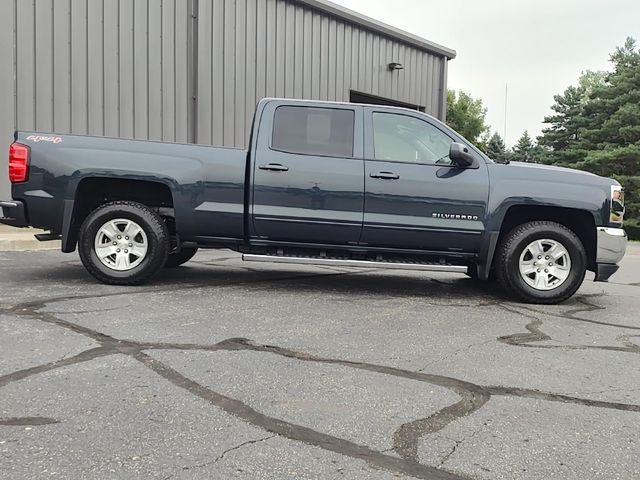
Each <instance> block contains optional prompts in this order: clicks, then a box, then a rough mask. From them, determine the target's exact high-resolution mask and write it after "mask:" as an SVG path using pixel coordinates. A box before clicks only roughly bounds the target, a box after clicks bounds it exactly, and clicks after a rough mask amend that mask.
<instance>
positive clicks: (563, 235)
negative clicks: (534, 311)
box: [496, 221, 587, 304]
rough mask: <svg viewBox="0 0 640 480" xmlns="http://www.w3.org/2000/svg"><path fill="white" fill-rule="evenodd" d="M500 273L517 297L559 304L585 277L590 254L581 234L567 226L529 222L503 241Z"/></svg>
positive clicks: (500, 248)
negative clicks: (586, 250)
mask: <svg viewBox="0 0 640 480" xmlns="http://www.w3.org/2000/svg"><path fill="white" fill-rule="evenodd" d="M496 260H497V265H496V273H497V276H498V281H499V282H500V285H501V286H502V288H503V289H504V290H505V291H506V292H507V293H508V294H510V295H511V296H512V297H514V298H515V299H517V300H520V301H524V302H528V303H540V304H555V303H560V302H563V301H564V300H566V299H568V298H569V297H571V296H572V295H573V294H574V293H575V292H576V290H578V288H580V285H582V282H583V280H584V276H585V273H586V266H587V255H586V252H585V248H584V245H582V242H581V241H580V239H579V238H578V236H577V235H576V234H575V233H573V232H572V231H571V230H569V229H568V228H567V227H565V226H564V225H561V224H559V223H555V222H549V221H535V222H528V223H524V224H522V225H519V226H517V227H516V228H514V229H513V230H512V231H511V232H509V233H508V234H507V235H506V236H505V237H504V239H503V241H502V243H501V244H500V247H499V251H498V255H497V259H496Z"/></svg>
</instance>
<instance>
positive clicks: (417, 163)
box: [365, 108, 460, 168]
mask: <svg viewBox="0 0 640 480" xmlns="http://www.w3.org/2000/svg"><path fill="white" fill-rule="evenodd" d="M370 113H371V147H372V152H373V158H365V160H367V161H369V162H389V163H403V164H407V165H424V166H427V167H438V168H452V167H453V168H457V167H456V165H455V164H453V163H452V164H451V165H438V164H437V163H423V162H409V161H407V160H383V159H381V158H375V155H376V140H375V135H376V132H375V127H374V124H373V116H374V115H375V114H376V113H384V114H387V115H400V116H402V117H409V118H415V119H416V120H420V121H422V122H424V123H426V124H427V125H431V126H432V127H434V128H435V129H437V130H440V132H442V133H443V134H444V135H446V136H447V137H449V138H450V139H451V143H454V142H458V143H460V142H459V141H458V139H456V138H454V137H452V136H451V135H449V133H448V132H446V131H444V130H443V129H442V128H440V126H439V125H437V124H435V123H433V122H430V121H429V118H424V117H422V116H421V115H412V114H411V113H410V112H406V113H405V112H398V111H391V110H379V109H375V108H373V109H371V110H370ZM418 113H419V112H418Z"/></svg>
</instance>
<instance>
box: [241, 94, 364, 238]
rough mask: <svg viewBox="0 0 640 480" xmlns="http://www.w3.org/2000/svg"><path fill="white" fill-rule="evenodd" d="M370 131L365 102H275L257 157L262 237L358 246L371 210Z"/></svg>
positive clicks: (256, 211)
mask: <svg viewBox="0 0 640 480" xmlns="http://www.w3.org/2000/svg"><path fill="white" fill-rule="evenodd" d="M265 119H272V120H273V122H271V121H268V120H265ZM362 130H363V127H362V107H359V106H354V105H344V106H342V105H331V106H330V107H329V106H324V105H323V104H317V105H315V106H306V105H305V106H302V105H298V106H293V105H287V104H286V102H285V103H283V104H280V103H279V102H277V101H273V102H270V103H269V104H267V106H266V107H265V109H264V111H263V113H262V121H261V123H260V132H259V133H258V148H256V149H255V152H256V158H254V160H253V169H254V170H253V211H252V219H253V230H254V235H253V236H254V238H257V239H259V240H266V241H270V240H273V241H284V242H294V243H306V244H357V242H358V239H359V238H360V233H361V231H362V217H363V208H364V207H363V205H364V160H363V156H362V144H363V141H362Z"/></svg>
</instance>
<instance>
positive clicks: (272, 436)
mask: <svg viewBox="0 0 640 480" xmlns="http://www.w3.org/2000/svg"><path fill="white" fill-rule="evenodd" d="M274 437H277V435H268V436H266V437H262V438H257V439H255V440H247V441H246V442H242V443H241V444H239V445H236V446H235V447H231V448H228V449H226V450H225V451H224V452H222V453H221V454H220V455H218V456H217V457H216V458H215V459H214V460H212V461H211V462H207V463H203V464H200V465H196V467H197V468H200V467H204V466H206V465H209V464H212V463H218V462H219V461H220V460H222V459H223V458H224V456H225V455H226V454H227V453H229V452H233V451H234V450H239V449H241V448H243V447H246V446H247V445H253V444H256V443H260V442H264V441H265V440H269V439H271V438H274Z"/></svg>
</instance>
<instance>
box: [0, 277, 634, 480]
mask: <svg viewBox="0 0 640 480" xmlns="http://www.w3.org/2000/svg"><path fill="white" fill-rule="evenodd" d="M349 273H350V272H349ZM349 273H335V274H323V275H318V274H314V275H289V276H285V277H279V278H277V279H274V278H269V279H260V281H262V282H264V281H271V282H273V281H289V280H293V279H300V278H305V277H312V278H325V277H329V276H336V275H347V274H349ZM247 283H259V282H247ZM201 287H202V286H197V287H184V288H182V290H184V289H186V288H201ZM171 290H172V291H175V290H176V289H175V288H173V289H171ZM158 291H159V290H158V289H146V290H137V291H136V292H133V293H132V292H130V291H126V292H112V293H110V294H105V295H91V296H69V297H56V298H54V299H49V300H39V301H35V302H29V303H25V304H21V305H15V306H13V307H11V308H9V309H5V310H4V312H5V313H7V312H8V313H9V314H11V315H15V316H24V317H27V318H31V319H34V320H39V321H42V322H44V323H50V324H55V325H58V326H60V327H61V328H65V329H67V330H70V331H73V332H75V333H79V334H81V335H84V336H86V337H89V338H91V339H93V340H94V341H96V342H97V343H98V344H99V346H98V347H95V348H91V349H88V350H85V351H83V352H80V353H79V354H77V355H74V356H72V357H68V358H63V359H61V360H59V361H55V362H49V363H45V364H42V365H39V366H36V367H32V368H27V369H24V370H19V371H16V372H13V373H10V374H7V375H4V376H1V377H0V387H2V386H5V385H7V384H9V383H11V382H15V381H18V380H22V379H25V378H28V377H30V376H33V375H36V374H40V373H44V372H47V371H50V370H53V369H57V368H61V367H65V366H70V365H75V364H78V363H81V362H86V361H90V360H94V359H97V358H99V357H103V356H108V355H114V354H123V355H127V356H129V357H131V358H133V359H135V360H137V361H138V362H140V363H141V364H142V365H143V366H144V367H146V368H148V369H150V370H151V371H153V372H155V373H156V374H157V375H159V376H160V377H162V378H164V379H165V380H167V381H168V382H170V383H171V384H173V385H174V386H176V387H178V388H181V389H183V390H185V391H186V392H188V393H189V394H191V395H193V396H195V397H198V398H200V399H202V400H204V401H206V402H208V403H209V404H210V405H212V406H214V407H217V408H220V409H222V410H223V411H225V412H227V413H228V414H231V415H233V416H235V417H237V418H239V419H240V420H242V421H244V422H245V423H247V424H250V425H253V426H255V427H258V428H261V429H262V430H264V431H266V432H268V433H269V434H270V436H269V437H265V438H263V439H259V440H258V441H264V440H266V438H270V437H273V436H276V435H277V436H280V437H283V438H287V439H289V440H293V441H298V442H302V443H305V444H308V445H312V446H315V447H319V448H322V449H324V450H327V451H330V452H334V453H337V454H340V455H343V456H346V457H351V458H354V459H357V460H362V461H364V462H367V463H368V464H369V465H371V466H373V467H374V468H381V469H384V470H387V471H390V472H393V473H396V474H401V475H408V476H411V477H415V478H421V479H430V480H461V479H463V478H465V477H463V476H460V475H456V474H453V473H449V472H447V471H445V470H443V469H442V466H441V465H440V466H438V467H434V466H428V465H424V464H421V463H420V462H419V461H418V455H417V451H418V444H419V442H420V441H421V439H422V438H423V437H424V436H426V435H429V434H432V433H434V432H437V431H440V430H442V429H444V428H445V427H447V426H448V425H450V424H451V423H452V422H455V421H457V420H459V419H460V418H463V417H464V416H467V415H471V414H472V413H474V412H476V411H477V410H479V409H480V408H482V406H484V405H485V404H486V403H487V402H488V401H489V399H490V398H491V397H492V396H493V395H498V396H510V397H523V398H533V399H538V400H545V401H552V402H563V403H573V404H579V405H584V406H589V407H597V408H608V409H614V410H621V411H629V412H640V405H633V404H622V403H616V402H605V401H598V400H590V399H584V398H578V397H572V396H569V395H563V394H556V393H549V392H541V391H538V390H533V389H526V388H518V387H504V386H483V385H477V384H474V383H471V382H468V381H464V380H460V379H456V378H453V377H447V376H443V375H435V374H428V373H424V372H419V371H410V370H403V369H400V368H396V367H391V366H385V365H377V364H372V363H365V362H358V361H353V360H344V359H338V358H328V357H322V356H317V355H313V354H310V353H306V352H301V351H296V350H291V349H287V348H283V347H279V346H274V345H261V344H258V343H255V342H253V341H251V340H248V339H243V338H229V339H227V340H224V341H222V342H219V343H217V344H212V345H203V344H180V343H161V342H159V343H154V342H136V341H130V340H122V339H118V338H115V337H112V336H110V335H107V334H104V333H101V332H99V331H96V330H93V329H91V328H88V327H84V326H81V325H77V324H75V323H73V322H69V321H66V320H63V319H60V318H58V317H56V316H55V315H54V314H52V313H50V312H43V311H41V310H42V309H43V308H44V307H46V306H48V304H50V303H55V302H61V301H65V300H78V299H83V298H84V299H87V298H100V297H105V296H115V295H124V294H129V295H131V294H134V295H135V294H140V293H150V292H156V293H157V292H158ZM585 302H586V300H585ZM581 303H583V304H584V308H581V309H574V310H573V311H571V312H569V313H570V314H571V315H574V316H575V314H576V312H578V313H579V312H580V311H584V310H590V309H600V308H601V307H598V306H594V305H592V304H588V303H587V304H585V303H584V302H581ZM511 311H513V310H511ZM516 312H517V311H516ZM518 313H520V314H522V313H521V312H518ZM535 313H537V314H538V315H540V314H542V312H535ZM569 313H567V315H568V314H569ZM528 316H529V318H530V319H531V322H529V324H528V328H527V331H528V333H522V334H514V335H511V336H505V337H501V338H502V339H503V340H502V341H504V342H505V343H510V342H511V344H514V345H520V346H530V347H533V346H534V345H528V343H530V342H534V341H544V340H549V339H550V338H549V336H548V335H546V334H544V332H542V330H541V325H542V323H541V320H539V319H538V318H537V316H534V315H533V314H531V315H528ZM613 326H615V325H613ZM638 328H639V329H640V327H638ZM630 337H631V336H630V335H626V336H622V337H620V340H621V341H622V342H624V343H625V346H624V347H615V348H618V350H619V351H620V349H623V348H626V349H631V348H638V346H637V345H635V344H633V343H632V342H631V340H630ZM470 347H471V346H469V347H465V348H470ZM548 347H554V346H548ZM581 348H582V347H581ZM594 348H599V347H594ZM611 348H614V347H611ZM162 349H173V350H185V351H187V350H201V351H219V350H225V351H255V352H264V353H269V354H273V355H279V356H282V357H286V358H289V359H293V360H297V361H302V362H316V363H323V364H330V365H340V366H344V367H348V368H354V369H359V370H363V371H369V372H375V373H379V374H383V375H391V376H395V377H399V378H405V379H410V380H415V381H419V382H425V383H428V384H432V385H436V386H440V387H443V388H446V389H449V390H451V391H453V392H454V393H456V394H457V395H459V396H460V400H459V401H458V402H457V403H455V404H453V405H449V406H447V407H445V408H443V409H441V410H439V411H437V412H435V413H434V414H432V415H430V416H429V417H426V418H421V419H417V420H414V421H411V422H407V423H405V424H403V425H401V426H400V427H399V428H398V429H397V430H396V432H394V434H393V449H394V451H395V452H396V453H397V454H398V455H399V457H398V456H395V455H387V454H385V453H383V452H379V451H375V450H373V449H371V448H370V447H368V446H366V445H361V444H358V443H355V442H352V441H349V440H346V439H344V438H340V437H335V436H332V435H329V434H326V433H323V432H319V431H316V430H313V429H311V428H308V427H305V426H302V425H297V424H294V423H291V422H287V421H285V420H281V419H278V418H275V417H271V416H268V415H265V414H263V413H261V412H259V411H256V410H254V409H253V408H252V407H251V406H249V405H247V404H245V403H243V402H242V401H240V400H238V399H235V398H231V397H228V396H225V395H223V394H221V393H218V392H216V391H214V390H213V389H211V388H209V387H207V386H205V385H202V384H200V383H198V382H196V381H195V380H192V379H191V378H188V377H186V376H185V375H183V374H181V373H180V372H179V371H177V370H176V369H174V368H172V367H171V366H169V365H167V364H165V363H163V362H161V361H159V360H157V359H155V358H153V357H151V356H149V355H148V354H146V353H145V351H146V350H162ZM25 418H26V417H25ZM33 418H39V417H33ZM42 418H45V417H42ZM16 421H17V420H16ZM242 446H243V444H240V445H238V446H236V447H235V448H232V449H230V450H228V451H226V452H223V453H222V455H221V456H220V458H222V457H224V455H225V454H226V453H228V452H229V451H231V450H233V449H238V448H242ZM456 448H459V445H457V446H456ZM454 452H455V450H454V451H452V452H450V453H449V455H448V457H450V456H451V455H453V453H454ZM448 457H447V458H448ZM215 461H219V459H218V460H214V462H215ZM443 463H444V462H443Z"/></svg>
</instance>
